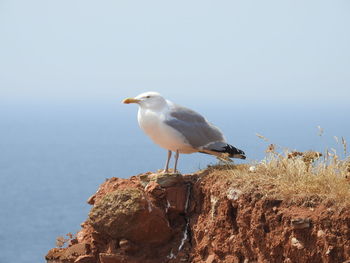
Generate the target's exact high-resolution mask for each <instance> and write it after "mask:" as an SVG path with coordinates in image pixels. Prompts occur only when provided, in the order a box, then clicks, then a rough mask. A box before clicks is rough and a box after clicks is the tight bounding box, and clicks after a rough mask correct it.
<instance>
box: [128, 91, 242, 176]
mask: <svg viewBox="0 0 350 263" xmlns="http://www.w3.org/2000/svg"><path fill="white" fill-rule="evenodd" d="M122 102H123V103H125V104H130V103H136V104H138V105H139V110H138V114H137V120H138V123H139V126H140V128H141V129H142V130H143V131H144V132H145V133H146V134H147V135H148V136H149V137H150V138H151V139H152V141H153V142H154V143H156V144H158V145H159V146H160V147H162V148H164V149H166V150H168V157H167V160H166V163H165V168H164V171H163V172H164V173H167V172H169V161H170V158H171V155H172V152H174V153H175V164H174V172H176V171H177V170H176V168H177V163H178V159H179V155H180V153H181V154H183V153H184V154H189V153H195V152H199V153H205V154H211V155H214V156H216V157H217V158H219V159H221V160H225V161H230V158H239V159H245V158H246V156H245V153H244V152H243V151H242V150H239V149H237V148H235V147H234V146H232V145H230V144H228V143H227V142H226V140H225V138H224V135H223V134H222V132H221V131H220V130H219V129H218V128H217V127H216V126H214V125H213V124H211V123H210V122H208V121H207V120H206V119H205V118H204V117H203V116H202V115H200V114H199V113H197V112H195V111H193V110H191V109H188V108H185V107H183V106H180V105H177V104H175V103H173V102H171V101H169V100H167V99H165V98H163V97H162V96H161V95H160V94H159V93H157V92H152V91H149V92H145V93H142V94H140V95H138V96H136V97H135V98H126V99H124V100H123V101H122Z"/></svg>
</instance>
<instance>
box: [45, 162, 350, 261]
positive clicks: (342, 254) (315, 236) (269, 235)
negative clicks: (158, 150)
mask: <svg viewBox="0 0 350 263" xmlns="http://www.w3.org/2000/svg"><path fill="white" fill-rule="evenodd" d="M88 203H89V204H91V205H93V207H92V209H91V211H90V213H89V217H88V219H87V220H86V221H85V222H84V223H83V224H82V225H81V226H82V229H81V230H80V231H79V232H78V233H77V234H76V237H75V238H74V239H72V240H71V241H70V242H69V244H68V247H65V248H53V249H51V250H50V251H49V252H48V254H47V255H46V260H47V262H49V263H54V262H55V263H122V262H128V263H141V262H142V263H150V262H153V263H158V262H159V263H161V262H162V263H163V262H169V263H175V262H206V263H219V262H224V263H225V262H227V263H249V262H251V263H252V262H276V263H287V262H295V263H303V262H305V263H306V262H307V263H320V262H324V263H326V262H327V263H328V262H329V263H331V262H348V260H350V208H346V209H345V208H344V209H339V210H336V209H331V208H327V207H324V206H322V205H319V206H317V207H312V208H310V207H300V206H293V205H291V204H288V203H285V202H284V201H283V200H274V199H270V198H268V197H263V196H261V195H259V193H244V192H241V191H240V190H239V187H238V186H236V185H233V184H232V182H231V181H229V180H228V179H227V177H224V176H219V175H218V174H217V173H216V170H215V169H214V168H210V169H207V170H204V171H200V172H198V173H195V174H190V175H184V176H182V175H179V174H176V175H169V174H151V173H146V174H142V175H138V176H133V177H131V178H130V179H119V178H111V179H109V180H107V181H106V182H105V183H103V184H102V185H101V186H100V187H99V189H98V191H97V192H96V194H94V195H93V196H92V197H90V198H89V200H88ZM349 262H350V261H349Z"/></svg>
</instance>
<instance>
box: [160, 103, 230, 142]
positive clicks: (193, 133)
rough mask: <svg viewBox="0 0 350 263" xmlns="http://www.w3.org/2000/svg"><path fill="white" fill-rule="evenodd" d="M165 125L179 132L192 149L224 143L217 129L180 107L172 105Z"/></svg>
mask: <svg viewBox="0 0 350 263" xmlns="http://www.w3.org/2000/svg"><path fill="white" fill-rule="evenodd" d="M165 123H166V124H167V125H169V126H171V127H172V128H174V129H175V130H177V131H178V132H180V133H181V134H182V135H183V136H184V137H185V138H186V140H187V141H188V142H189V144H190V145H191V146H192V147H194V148H198V147H200V146H204V145H206V144H208V143H211V142H216V141H222V142H224V141H225V139H224V136H223V135H222V133H221V131H220V130H219V129H218V128H217V127H215V126H214V125H212V124H211V123H209V122H207V120H206V119H205V118H204V117H203V116H201V115H200V114H199V113H197V112H195V111H193V110H190V109H188V108H185V107H182V106H180V105H176V104H173V107H172V108H171V109H170V118H169V119H167V120H165Z"/></svg>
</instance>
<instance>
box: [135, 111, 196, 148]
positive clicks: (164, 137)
mask: <svg viewBox="0 0 350 263" xmlns="http://www.w3.org/2000/svg"><path fill="white" fill-rule="evenodd" d="M137 118H138V122H139V125H140V127H141V129H142V130H143V131H144V132H145V133H146V134H147V135H148V136H149V137H150V138H151V139H152V140H153V141H154V142H155V143H156V144H158V145H159V146H160V147H162V148H165V149H167V150H171V151H176V150H178V151H179V152H180V153H193V152H196V150H195V149H193V148H192V147H191V146H190V145H189V144H188V142H187V140H186V139H185V137H184V136H183V135H182V134H181V133H179V132H178V131H177V130H175V129H173V128H171V127H170V126H168V125H166V124H165V122H164V120H165V113H159V112H154V111H152V110H149V109H142V108H139V111H138V116H137Z"/></svg>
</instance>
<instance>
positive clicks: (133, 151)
mask: <svg viewBox="0 0 350 263" xmlns="http://www.w3.org/2000/svg"><path fill="white" fill-rule="evenodd" d="M123 106H125V105H123ZM250 107H251V106H250ZM194 109H196V110H197V111H200V112H201V113H203V115H205V116H206V117H207V118H208V119H209V120H210V121H211V122H213V123H214V124H216V125H217V126H218V127H220V128H221V130H222V131H223V132H224V133H225V135H226V138H227V139H228V141H229V142H230V143H232V144H233V145H235V146H237V147H238V148H241V149H242V150H244V151H245V152H246V154H247V156H248V158H249V160H260V159H261V158H263V156H264V149H265V148H266V146H267V144H268V143H266V142H264V141H262V140H261V139H259V138H257V136H256V135H255V133H260V134H262V135H264V136H265V137H267V138H269V139H270V140H271V142H272V143H277V144H278V145H281V146H286V147H289V148H292V149H298V150H308V149H315V150H319V151H322V150H324V149H325V147H334V148H336V149H338V150H339V151H340V149H341V147H340V146H339V145H337V144H336V142H335V140H334V138H333V136H338V137H340V136H344V137H345V138H348V139H349V140H350V124H349V122H347V121H346V120H344V116H345V115H347V114H346V113H349V107H348V106H344V107H341V106H339V107H329V108H326V107H323V108H322V107H312V106H308V107H306V106H305V107H301V106H299V107H295V105H293V107H287V106H283V105H268V106H266V105H256V106H254V107H253V108H249V107H248V106H246V107H244V106H241V107H238V109H235V110H231V109H230V107H227V108H225V106H222V105H211V106H204V105H197V106H196V107H195V108H194ZM318 125H320V126H321V127H323V128H324V130H325V132H324V135H323V136H322V137H320V136H318V135H317V134H318V130H317V126H318ZM0 154H1V155H0V157H1V158H0V186H1V191H0V206H1V216H0V244H1V245H0V250H1V253H0V263H9V262H18V263H34V262H45V260H44V256H45V254H46V252H47V251H48V250H49V249H50V248H52V247H54V246H55V239H56V237H57V236H60V235H65V234H66V233H68V232H72V233H75V232H76V231H78V230H79V228H80V226H79V225H80V223H81V222H83V221H84V220H85V218H86V216H87V213H88V211H89V209H90V207H89V205H87V204H86V200H87V199H88V197H89V196H90V195H92V194H93V193H94V192H95V191H96V189H97V187H98V185H99V184H101V183H102V182H103V181H104V180H105V178H109V177H112V176H117V177H123V178H127V177H130V176H132V175H135V174H138V173H142V172H146V171H155V170H157V169H159V168H162V167H163V165H164V162H165V158H166V151H165V150H163V149H161V148H159V147H157V146H155V145H154V144H153V143H152V142H150V140H149V139H148V138H147V137H146V136H145V135H144V134H143V133H142V132H141V131H140V130H139V128H138V126H137V121H136V107H132V106H131V107H130V106H128V107H127V106H125V107H121V106H120V105H114V104H112V103H111V104H109V105H96V104H94V105H80V106H79V105H78V106H77V105H75V106H72V105H69V104H67V105H41V106H38V105H27V106H23V105H22V106H13V105H12V106H11V105H7V106H0ZM249 160H248V161H249ZM214 163H216V160H215V158H213V157H210V156H207V155H201V154H192V155H181V156H180V163H179V169H180V170H181V171H182V172H184V173H186V172H193V171H196V170H198V169H200V168H204V167H206V165H208V164H214Z"/></svg>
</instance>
